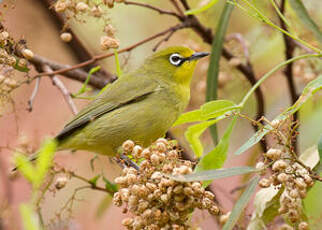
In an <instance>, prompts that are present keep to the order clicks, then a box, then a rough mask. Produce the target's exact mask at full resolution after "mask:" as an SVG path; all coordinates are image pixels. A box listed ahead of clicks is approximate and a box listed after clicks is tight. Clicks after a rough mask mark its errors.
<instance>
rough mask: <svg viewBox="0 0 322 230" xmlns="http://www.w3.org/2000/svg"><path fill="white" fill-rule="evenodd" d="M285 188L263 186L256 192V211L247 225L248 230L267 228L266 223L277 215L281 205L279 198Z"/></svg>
mask: <svg viewBox="0 0 322 230" xmlns="http://www.w3.org/2000/svg"><path fill="white" fill-rule="evenodd" d="M282 191H283V189H280V188H278V187H276V186H270V187H268V188H263V189H261V190H259V191H258V192H257V193H256V196H255V199H254V212H253V214H252V218H251V220H250V222H249V224H248V226H247V230H262V229H266V224H268V223H269V222H271V221H272V220H273V219H274V218H275V217H276V216H277V215H279V213H278V209H279V207H280V203H279V198H280V196H281V194H282Z"/></svg>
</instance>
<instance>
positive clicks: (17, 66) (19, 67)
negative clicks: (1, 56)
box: [13, 58, 30, 73]
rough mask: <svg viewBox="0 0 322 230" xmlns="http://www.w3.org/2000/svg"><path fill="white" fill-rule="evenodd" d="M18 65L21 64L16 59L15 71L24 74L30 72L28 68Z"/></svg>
mask: <svg viewBox="0 0 322 230" xmlns="http://www.w3.org/2000/svg"><path fill="white" fill-rule="evenodd" d="M18 63H19V58H16V64H15V65H14V66H13V68H14V69H16V70H18V71H20V72H24V73H27V72H29V70H30V69H29V68H28V67H27V66H25V67H22V66H19V64H18Z"/></svg>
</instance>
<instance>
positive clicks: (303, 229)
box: [298, 221, 309, 230]
mask: <svg viewBox="0 0 322 230" xmlns="http://www.w3.org/2000/svg"><path fill="white" fill-rule="evenodd" d="M298 227H299V230H308V229H309V224H308V223H307V222H304V221H302V222H301V223H299V226H298Z"/></svg>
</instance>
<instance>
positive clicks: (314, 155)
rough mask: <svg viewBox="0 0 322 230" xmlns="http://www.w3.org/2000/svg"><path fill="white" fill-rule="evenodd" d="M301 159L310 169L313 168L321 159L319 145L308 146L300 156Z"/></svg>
mask: <svg viewBox="0 0 322 230" xmlns="http://www.w3.org/2000/svg"><path fill="white" fill-rule="evenodd" d="M299 160H300V161H301V162H302V163H303V164H305V165H306V166H307V167H309V168H310V169H313V168H314V167H315V166H316V165H317V164H318V163H319V160H320V157H319V152H318V149H317V146H316V145H314V146H312V147H310V148H307V149H306V150H305V151H304V152H303V153H302V154H301V155H300V157H299Z"/></svg>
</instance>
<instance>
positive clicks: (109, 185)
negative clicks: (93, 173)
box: [103, 176, 118, 192]
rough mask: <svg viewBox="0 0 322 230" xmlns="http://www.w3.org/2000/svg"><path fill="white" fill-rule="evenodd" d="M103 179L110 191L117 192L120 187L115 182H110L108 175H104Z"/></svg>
mask: <svg viewBox="0 0 322 230" xmlns="http://www.w3.org/2000/svg"><path fill="white" fill-rule="evenodd" d="M103 181H104V182H105V188H106V190H108V191H111V192H117V191H118V188H117V185H116V184H113V183H112V182H110V181H109V180H108V179H107V178H106V177H104V176H103Z"/></svg>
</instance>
